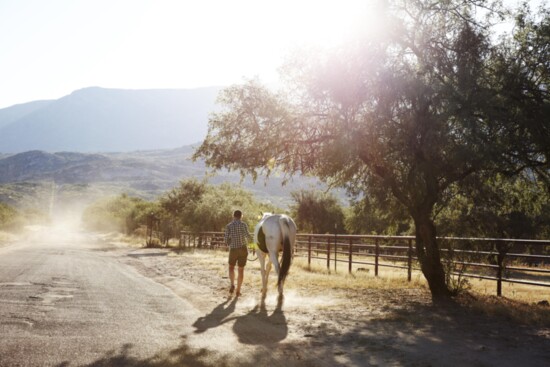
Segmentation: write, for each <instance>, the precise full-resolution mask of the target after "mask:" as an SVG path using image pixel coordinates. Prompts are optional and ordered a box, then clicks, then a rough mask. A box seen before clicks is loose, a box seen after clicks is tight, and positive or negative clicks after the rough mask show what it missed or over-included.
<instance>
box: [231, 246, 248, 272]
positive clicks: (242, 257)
mask: <svg viewBox="0 0 550 367" xmlns="http://www.w3.org/2000/svg"><path fill="white" fill-rule="evenodd" d="M247 258H248V248H247V247H246V246H242V247H238V248H230V249H229V265H231V266H235V264H237V263H238V264H239V267H240V268H244V266H245V265H246V260H247Z"/></svg>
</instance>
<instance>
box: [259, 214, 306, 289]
mask: <svg viewBox="0 0 550 367" xmlns="http://www.w3.org/2000/svg"><path fill="white" fill-rule="evenodd" d="M295 241H296V224H295V223H294V221H293V220H292V218H290V217H289V216H287V215H284V214H271V213H265V214H264V215H263V218H262V219H261V220H260V222H259V223H258V224H257V225H256V227H255V229H254V243H255V244H256V245H257V248H256V254H257V255H258V259H259V260H260V270H261V272H262V294H263V295H264V296H265V295H266V293H267V279H268V277H269V271H270V270H271V264H273V267H274V268H275V272H276V273H277V275H278V280H277V287H278V290H279V297H281V298H282V297H283V284H284V281H285V278H286V276H287V275H288V270H289V269H290V264H291V262H292V257H293V251H294V243H295ZM281 250H282V251H283V256H282V261H281V264H280V265H279V251H281ZM267 255H269V257H268V258H267V263H266V256H267Z"/></svg>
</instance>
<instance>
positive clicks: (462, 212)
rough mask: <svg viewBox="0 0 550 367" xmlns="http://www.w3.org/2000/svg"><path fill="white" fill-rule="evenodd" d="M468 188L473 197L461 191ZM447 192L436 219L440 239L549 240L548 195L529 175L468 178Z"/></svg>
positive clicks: (549, 207)
mask: <svg viewBox="0 0 550 367" xmlns="http://www.w3.org/2000/svg"><path fill="white" fill-rule="evenodd" d="M468 184H471V185H472V186H473V187H471V188H468V193H474V195H466V193H465V192H464V191H461V188H464V187H465V186H467V185H468ZM449 191H450V192H451V193H452V195H450V197H449V199H448V201H447V202H445V203H443V204H442V205H441V210H440V212H439V214H438V216H437V223H438V228H439V232H440V235H442V236H457V237H489V238H526V239H548V238H550V193H549V192H548V191H547V188H546V185H545V183H544V182H543V181H537V180H535V178H534V176H533V175H530V176H515V177H506V176H504V175H496V176H493V177H489V178H485V179H483V178H480V177H476V178H474V177H472V178H471V179H469V180H467V181H466V182H463V184H462V185H461V186H460V187H457V186H455V187H453V188H452V190H449Z"/></svg>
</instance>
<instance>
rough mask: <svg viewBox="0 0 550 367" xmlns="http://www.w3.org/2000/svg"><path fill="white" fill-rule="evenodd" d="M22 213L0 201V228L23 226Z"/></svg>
mask: <svg viewBox="0 0 550 367" xmlns="http://www.w3.org/2000/svg"><path fill="white" fill-rule="evenodd" d="M21 223H22V218H21V215H20V214H19V213H18V212H17V210H15V209H14V208H12V207H11V206H9V205H6V204H4V203H0V229H2V230H7V229H10V230H11V229H16V228H18V227H20V226H21Z"/></svg>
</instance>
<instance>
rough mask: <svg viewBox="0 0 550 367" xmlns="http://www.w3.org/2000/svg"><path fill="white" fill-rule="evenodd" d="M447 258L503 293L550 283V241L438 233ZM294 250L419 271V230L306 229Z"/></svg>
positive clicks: (328, 259)
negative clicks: (506, 288)
mask: <svg viewBox="0 0 550 367" xmlns="http://www.w3.org/2000/svg"><path fill="white" fill-rule="evenodd" d="M438 241H439V242H438V243H439V245H440V247H441V254H442V261H443V263H444V265H445V266H446V268H447V270H448V272H450V273H452V274H454V275H460V276H463V277H469V278H477V279H485V280H492V281H496V286H497V289H496V292H497V295H498V296H501V295H502V283H503V282H508V283H517V284H524V285H531V286H538V287H550V241H542V240H518V239H502V238H460V237H441V238H438ZM180 246H182V247H189V246H192V247H203V248H212V249H214V248H225V245H224V234H223V232H201V233H191V232H181V237H180ZM294 252H295V253H294V256H299V257H304V258H307V262H308V265H309V266H311V262H312V260H317V261H321V262H324V263H326V267H327V269H328V270H331V268H332V267H333V268H334V271H338V270H339V269H338V266H339V265H344V266H345V265H347V267H346V268H347V269H346V270H347V271H348V272H349V273H352V272H353V271H361V270H365V269H364V268H363V267H364V266H372V267H374V276H379V273H380V270H381V269H382V268H397V269H405V270H407V279H408V280H409V281H411V279H412V273H413V271H419V270H420V268H419V263H418V258H417V256H416V248H415V237H414V236H376V235H335V234H305V233H299V234H297V236H296V245H295V248H294Z"/></svg>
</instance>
